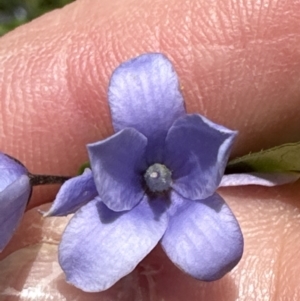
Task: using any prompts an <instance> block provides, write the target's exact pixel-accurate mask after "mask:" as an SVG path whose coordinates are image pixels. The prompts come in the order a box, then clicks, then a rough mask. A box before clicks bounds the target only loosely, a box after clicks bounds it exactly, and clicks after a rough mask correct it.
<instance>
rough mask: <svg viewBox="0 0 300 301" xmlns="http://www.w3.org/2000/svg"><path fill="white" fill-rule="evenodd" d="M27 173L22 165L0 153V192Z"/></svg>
mask: <svg viewBox="0 0 300 301" xmlns="http://www.w3.org/2000/svg"><path fill="white" fill-rule="evenodd" d="M27 173H28V171H27V169H26V168H25V167H24V166H23V165H21V164H20V163H19V162H17V161H16V160H14V159H13V158H11V157H9V156H7V155H5V154H3V153H1V152H0V191H2V190H4V189H5V188H6V187H7V186H8V185H10V184H11V183H12V182H14V181H15V180H17V179H18V178H20V176H22V175H26V174H27Z"/></svg>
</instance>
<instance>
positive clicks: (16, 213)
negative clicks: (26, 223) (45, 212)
mask: <svg viewBox="0 0 300 301" xmlns="http://www.w3.org/2000/svg"><path fill="white" fill-rule="evenodd" d="M30 193H31V185H30V182H29V178H28V176H26V175H22V176H20V177H19V178H18V179H17V180H15V181H14V182H12V183H11V184H10V185H8V186H7V187H6V188H5V189H4V190H2V191H1V192H0V252H1V251H2V250H3V249H4V247H5V246H6V245H7V243H8V242H9V240H10V239H11V237H12V236H13V234H14V232H15V230H16V228H17V227H18V225H19V224H20V221H21V220H22V217H23V214H24V211H25V208H26V205H27V202H28V199H29V196H30Z"/></svg>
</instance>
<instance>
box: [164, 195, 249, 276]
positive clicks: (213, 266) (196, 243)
mask: <svg viewBox="0 0 300 301" xmlns="http://www.w3.org/2000/svg"><path fill="white" fill-rule="evenodd" d="M176 198H179V200H176ZM180 198H181V197H180V196H179V195H177V194H175V193H174V194H173V195H172V202H174V203H175V204H176V203H177V204H179V205H177V210H175V211H174V212H173V215H172V216H171V218H170V221H169V225H168V228H167V231H166V233H165V234H164V236H163V238H162V246H163V249H164V250H165V252H166V254H167V255H168V256H169V258H170V259H171V260H172V261H173V262H174V263H175V265H176V266H178V267H179V268H180V269H182V270H183V271H184V272H186V273H188V274H189V275H191V276H193V277H195V278H197V279H200V280H203V281H213V280H217V279H219V278H221V277H223V276H224V275H225V274H226V273H227V272H229V271H230V270H231V269H232V268H233V267H234V266H235V265H236V264H237V263H238V262H239V260H240V259H241V256H242V253H243V236H242V233H241V230H240V227H239V225H238V222H237V220H236V219H235V217H234V215H233V214H232V212H231V211H230V209H229V208H228V206H227V205H226V204H225V202H224V201H223V199H222V198H221V197H220V196H219V195H217V194H214V195H213V196H211V197H209V198H207V199H205V200H202V201H190V200H187V199H180ZM180 204H181V205H180Z"/></svg>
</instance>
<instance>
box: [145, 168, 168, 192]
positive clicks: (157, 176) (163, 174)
mask: <svg viewBox="0 0 300 301" xmlns="http://www.w3.org/2000/svg"><path fill="white" fill-rule="evenodd" d="M144 178H145V181H146V184H147V186H148V188H149V189H150V191H152V192H162V191H165V190H168V189H169V188H170V186H171V183H172V172H171V171H170V170H169V169H168V168H167V167H166V166H165V165H163V164H159V163H155V164H153V165H151V166H150V167H149V168H148V169H147V170H146V172H145V174H144Z"/></svg>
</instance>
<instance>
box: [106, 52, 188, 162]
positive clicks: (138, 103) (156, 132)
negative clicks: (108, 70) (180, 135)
mask: <svg viewBox="0 0 300 301" xmlns="http://www.w3.org/2000/svg"><path fill="white" fill-rule="evenodd" d="M108 98H109V104H110V109H111V114H112V119H113V126H114V128H115V131H120V130H122V129H124V128H126V127H133V128H135V129H136V130H138V131H139V132H141V133H142V134H144V135H145V136H146V137H147V138H148V140H149V144H150V147H149V148H150V149H151V148H152V147H151V146H153V145H154V144H155V145H156V148H154V149H153V148H152V150H153V151H154V150H155V149H159V147H160V146H162V145H163V142H164V139H165V136H166V134H167V131H168V129H169V128H170V126H171V125H172V124H173V122H174V121H175V120H176V119H177V118H178V117H180V116H182V115H184V114H185V109H184V101H183V98H182V95H181V93H180V91H179V84H178V78H177V74H176V73H175V71H174V69H173V66H172V64H171V62H170V61H169V60H168V59H167V58H166V57H165V56H164V55H162V54H160V53H149V54H144V55H141V56H139V57H137V58H134V59H132V60H129V61H127V62H125V63H123V64H121V65H120V66H119V67H118V68H117V69H116V70H115V71H114V73H113V75H112V77H111V81H110V85H109V91H108ZM154 156H155V155H154ZM152 157H153V155H152ZM153 160H156V159H154V158H153Z"/></svg>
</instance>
